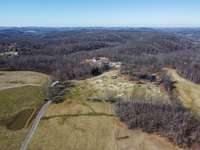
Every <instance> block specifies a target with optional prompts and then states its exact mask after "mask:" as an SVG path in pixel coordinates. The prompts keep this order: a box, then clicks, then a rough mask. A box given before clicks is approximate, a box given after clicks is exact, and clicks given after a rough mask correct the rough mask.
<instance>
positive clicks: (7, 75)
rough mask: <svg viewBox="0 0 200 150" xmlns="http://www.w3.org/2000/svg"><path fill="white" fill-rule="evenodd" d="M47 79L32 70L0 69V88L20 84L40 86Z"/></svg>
mask: <svg viewBox="0 0 200 150" xmlns="http://www.w3.org/2000/svg"><path fill="white" fill-rule="evenodd" d="M47 80H48V76H47V75H45V74H43V73H36V72H32V71H0V90H3V89H8V88H14V87H20V86H27V85H33V86H41V85H42V84H43V83H44V82H46V81H47Z"/></svg>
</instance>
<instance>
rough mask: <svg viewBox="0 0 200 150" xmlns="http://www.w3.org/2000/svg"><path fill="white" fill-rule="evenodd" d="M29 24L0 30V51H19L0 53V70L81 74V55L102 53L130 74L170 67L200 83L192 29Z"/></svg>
mask: <svg viewBox="0 0 200 150" xmlns="http://www.w3.org/2000/svg"><path fill="white" fill-rule="evenodd" d="M32 30H33V29H32ZM32 30H31V29H26V28H19V29H18V28H16V29H15V28H14V29H7V30H1V31H0V53H1V54H2V53H4V52H8V51H16V52H18V55H17V56H12V55H11V56H10V55H0V69H1V70H36V71H40V72H45V73H49V74H54V75H56V76H59V77H62V78H65V79H74V78H85V77H89V76H91V71H92V69H93V68H92V67H91V66H89V65H88V64H85V63H84V61H85V59H86V58H92V57H96V56H105V57H108V58H109V59H111V60H113V61H121V62H122V63H123V65H122V68H121V72H122V73H125V74H128V75H129V76H130V79H131V78H134V76H137V75H140V74H141V73H142V74H150V73H155V72H159V71H160V70H161V68H163V67H172V68H176V69H177V71H178V73H179V74H180V75H182V76H183V77H185V78H187V79H189V80H191V81H193V82H196V83H200V44H199V42H198V39H197V38H195V37H196V32H194V33H195V36H194V37H193V38H191V37H190V38H189V37H188V36H187V35H186V33H185V32H183V34H181V32H180V30H178V31H179V32H178V33H177V32H175V31H176V30H175V31H173V32H172V31H170V30H169V32H167V31H166V30H163V31H162V30H156V29H146V28H144V29H143V28H142V29H131V28H124V29H123V28H122V29H118V28H116V29H115V28H114V29H112V28H111V29H110V28H108V29H104V28H99V29H98V28H97V29H90V28H85V29H60V30H56V29H54V30H53V29H52V30H50V29H49V30H48V29H46V30H42V29H37V28H36V29H35V30H36V31H35V32H33V31H32ZM181 31H182V30H181ZM195 31H196V30H195ZM190 32H192V31H190ZM190 34H191V33H190Z"/></svg>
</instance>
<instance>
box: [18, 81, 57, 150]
mask: <svg viewBox="0 0 200 150" xmlns="http://www.w3.org/2000/svg"><path fill="white" fill-rule="evenodd" d="M58 83H59V81H55V82H53V83H52V84H51V87H54V86H55V85H56V84H58ZM51 103H52V100H49V101H47V102H46V103H45V104H44V105H43V106H42V108H41V109H40V111H39V112H38V114H37V116H36V118H35V119H34V121H33V124H32V126H31V128H30V130H29V131H28V133H27V135H26V137H25V139H24V140H23V141H22V143H21V147H20V150H26V149H27V147H28V144H29V142H30V140H31V138H32V136H33V134H34V133H35V131H36V129H37V127H38V125H39V123H40V120H41V118H42V117H43V115H44V114H45V112H46V110H47V108H48V106H49V105H50V104H51Z"/></svg>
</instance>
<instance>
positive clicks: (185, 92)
mask: <svg viewBox="0 0 200 150" xmlns="http://www.w3.org/2000/svg"><path fill="white" fill-rule="evenodd" d="M165 70H166V71H167V73H168V74H169V75H170V76H171V77H172V80H174V81H176V83H175V87H176V89H175V91H174V92H175V94H176V95H177V96H178V97H179V99H180V100H181V102H182V104H183V105H184V106H185V107H187V108H190V109H192V110H193V111H194V112H198V113H199V114H200V84H195V83H193V82H191V81H189V80H186V79H184V78H182V77H180V76H179V75H178V74H177V73H176V71H175V70H173V69H165Z"/></svg>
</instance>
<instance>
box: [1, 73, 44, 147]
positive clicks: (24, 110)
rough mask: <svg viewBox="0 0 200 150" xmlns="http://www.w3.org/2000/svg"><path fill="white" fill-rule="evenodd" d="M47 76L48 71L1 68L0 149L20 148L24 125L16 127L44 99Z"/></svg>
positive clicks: (24, 130)
mask: <svg viewBox="0 0 200 150" xmlns="http://www.w3.org/2000/svg"><path fill="white" fill-rule="evenodd" d="M47 80H48V76H47V75H44V74H41V73H36V72H29V71H28V72H25V71H19V72H9V71H1V72H0V104H1V105H0V149H3V150H15V149H19V146H20V143H21V141H22V139H23V138H24V135H25V133H26V131H27V129H21V130H17V129H18V128H19V129H20V127H21V126H23V122H26V120H25V118H28V115H27V114H31V111H32V110H33V109H34V108H36V107H37V106H38V105H39V104H41V103H42V102H43V100H44V97H45V94H44V91H43V85H44V84H45V83H46V82H47ZM8 128H9V129H8Z"/></svg>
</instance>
